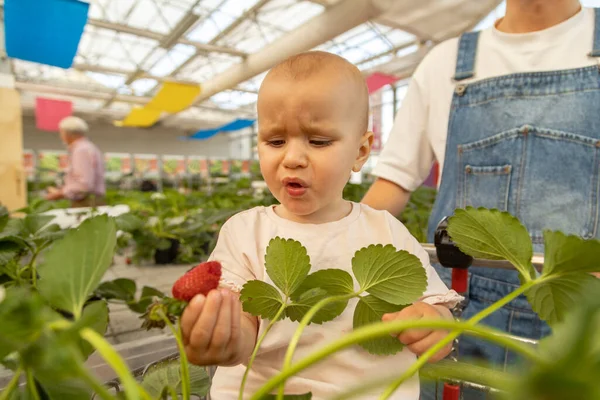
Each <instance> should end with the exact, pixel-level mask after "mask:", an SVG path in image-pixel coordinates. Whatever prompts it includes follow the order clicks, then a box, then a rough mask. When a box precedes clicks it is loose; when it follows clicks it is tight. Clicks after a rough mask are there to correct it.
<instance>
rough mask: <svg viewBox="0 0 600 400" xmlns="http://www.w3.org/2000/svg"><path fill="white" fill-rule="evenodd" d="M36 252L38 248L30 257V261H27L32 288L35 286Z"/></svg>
mask: <svg viewBox="0 0 600 400" xmlns="http://www.w3.org/2000/svg"><path fill="white" fill-rule="evenodd" d="M38 254H40V249H38V250H36V251H35V252H34V253H33V256H32V257H31V261H29V270H30V271H31V284H32V286H33V288H34V289H36V288H37V268H36V266H35V260H36V259H37V256H38Z"/></svg>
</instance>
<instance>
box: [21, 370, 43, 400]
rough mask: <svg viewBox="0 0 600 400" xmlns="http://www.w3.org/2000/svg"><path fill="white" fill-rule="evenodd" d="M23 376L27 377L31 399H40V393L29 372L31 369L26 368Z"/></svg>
mask: <svg viewBox="0 0 600 400" xmlns="http://www.w3.org/2000/svg"><path fill="white" fill-rule="evenodd" d="M25 376H26V377H27V389H28V390H29V393H31V397H33V400H40V394H39V393H38V390H37V387H36V386H35V381H34V380H33V374H32V373H31V370H29V369H26V370H25Z"/></svg>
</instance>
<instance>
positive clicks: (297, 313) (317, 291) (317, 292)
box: [285, 288, 348, 325]
mask: <svg viewBox="0 0 600 400" xmlns="http://www.w3.org/2000/svg"><path fill="white" fill-rule="evenodd" d="M327 297H329V294H328V293H327V292H326V291H325V290H323V289H321V288H313V289H309V290H308V291H306V292H304V293H302V295H301V296H300V297H299V298H298V299H297V300H296V301H294V302H293V303H292V304H290V305H288V306H287V308H286V309H285V312H286V315H287V316H288V317H289V318H290V319H291V320H292V321H295V322H297V321H301V320H302V318H304V316H305V315H306V313H307V312H308V311H309V310H310V309H311V308H312V307H313V306H314V305H315V304H317V303H318V302H319V301H321V300H323V299H325V298H327ZM341 303H342V302H340V303H332V304H330V306H329V307H323V308H322V309H321V310H320V311H319V312H317V313H316V314H315V316H314V317H313V318H312V320H311V322H310V323H311V324H318V325H320V324H322V323H323V322H328V321H331V320H333V319H335V318H336V317H337V316H338V315H340V314H341V313H343V312H344V309H345V308H346V305H347V304H348V302H347V301H346V302H345V303H344V304H341Z"/></svg>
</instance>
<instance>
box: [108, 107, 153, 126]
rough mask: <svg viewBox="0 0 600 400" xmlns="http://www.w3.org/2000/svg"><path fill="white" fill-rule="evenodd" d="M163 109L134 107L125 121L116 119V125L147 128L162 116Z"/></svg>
mask: <svg viewBox="0 0 600 400" xmlns="http://www.w3.org/2000/svg"><path fill="white" fill-rule="evenodd" d="M160 114H161V111H158V110H152V109H148V108H142V107H136V108H132V109H131V111H130V112H129V115H127V117H125V119H124V120H123V121H115V123H114V124H115V126H130V127H140V128H147V127H149V126H152V125H154V124H155V123H156V121H158V119H159V118H160Z"/></svg>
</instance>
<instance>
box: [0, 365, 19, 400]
mask: <svg viewBox="0 0 600 400" xmlns="http://www.w3.org/2000/svg"><path fill="white" fill-rule="evenodd" d="M22 374H23V369H22V368H21V367H19V369H17V370H16V371H15V374H14V375H13V377H12V379H11V380H10V382H8V385H7V386H6V387H5V388H4V390H2V393H0V400H7V399H10V396H11V395H12V393H13V392H14V390H15V389H16V388H17V386H19V379H20V378H21V375H22Z"/></svg>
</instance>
